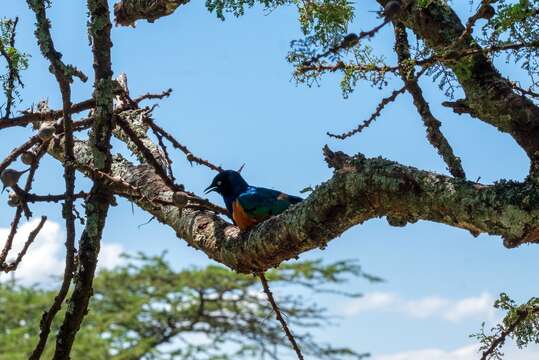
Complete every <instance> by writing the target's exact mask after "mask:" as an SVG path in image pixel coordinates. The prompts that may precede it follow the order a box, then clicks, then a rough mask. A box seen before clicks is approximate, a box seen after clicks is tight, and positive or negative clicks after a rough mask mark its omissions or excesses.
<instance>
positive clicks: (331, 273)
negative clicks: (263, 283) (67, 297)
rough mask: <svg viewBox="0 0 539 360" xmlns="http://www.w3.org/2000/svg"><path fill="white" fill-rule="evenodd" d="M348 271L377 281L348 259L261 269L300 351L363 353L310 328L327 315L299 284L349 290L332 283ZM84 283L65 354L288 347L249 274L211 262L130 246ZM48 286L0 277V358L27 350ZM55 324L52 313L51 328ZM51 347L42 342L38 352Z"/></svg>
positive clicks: (238, 354)
mask: <svg viewBox="0 0 539 360" xmlns="http://www.w3.org/2000/svg"><path fill="white" fill-rule="evenodd" d="M351 276H359V277H363V278H365V279H367V280H369V281H380V279H379V278H377V277H374V276H371V275H368V274H365V273H363V271H362V270H361V268H360V267H359V266H358V265H357V263H355V262H352V261H341V262H336V263H331V264H324V263H322V262H321V261H303V262H297V263H294V264H286V265H283V266H282V267H281V268H279V269H277V270H274V271H270V272H268V273H267V278H268V281H270V283H271V284H272V285H273V287H274V288H276V289H279V296H278V300H279V305H280V307H281V310H282V311H283V313H284V314H286V316H287V320H288V322H289V323H290V324H291V325H293V326H294V329H295V330H296V332H297V337H298V339H299V340H300V341H301V343H302V346H303V349H304V352H305V353H306V354H308V355H311V356H313V357H314V358H317V359H328V360H329V359H358V358H362V357H363V356H364V355H365V354H358V353H356V352H354V351H352V350H350V349H347V348H337V347H334V346H331V345H328V344H322V343H323V341H322V342H319V341H318V340H320V339H317V338H316V337H315V336H313V334H312V330H313V329H315V328H319V327H321V326H328V325H329V324H330V323H331V317H330V314H329V312H328V311H327V310H326V309H325V308H323V307H321V306H319V305H318V304H317V303H316V302H313V301H312V297H309V293H312V292H328V291H329V292H333V293H335V292H336V293H338V294H340V295H341V296H352V297H354V296H359V294H350V293H345V292H342V291H339V289H340V288H341V287H342V285H343V284H344V283H345V282H347V281H348V280H349V279H350V277H351ZM94 284H95V289H94V296H93V298H92V300H91V304H90V309H89V313H88V315H87V317H86V318H85V320H84V322H83V324H82V327H81V330H80V332H79V333H78V335H77V337H78V340H77V341H76V342H75V344H74V347H73V350H72V354H71V357H72V358H73V359H87V360H104V359H113V360H126V359H156V360H157V359H170V358H174V359H195V360H196V359H204V360H206V359H213V360H217V359H220V360H226V359H240V358H245V359H254V358H262V357H264V356H266V357H267V358H270V359H271V358H273V359H278V358H280V356H282V355H283V354H286V353H287V352H289V351H290V349H289V346H288V342H287V340H286V338H285V337H284V335H283V333H282V329H281V328H280V325H279V323H278V322H277V321H275V319H274V314H273V311H272V309H271V306H270V304H269V303H268V302H267V300H266V298H265V296H264V294H263V293H262V291H261V288H260V283H259V280H258V278H257V277H255V276H250V275H241V274H237V273H234V272H232V271H230V270H228V269H226V268H224V267H222V266H215V265H210V266H207V267H204V268H200V267H199V268H197V267H192V268H189V269H183V270H179V271H178V270H174V269H173V268H172V267H171V265H170V263H169V262H168V261H166V259H165V258H164V256H155V257H148V256H144V255H142V254H139V255H137V256H132V257H128V262H127V263H126V264H125V265H122V266H119V267H116V268H115V269H112V270H103V271H101V272H100V273H99V274H98V275H97V277H96V278H95V282H94ZM291 286H293V287H291ZM299 288H303V289H304V290H301V289H299ZM292 289H293V291H290V290H292ZM301 293H303V296H302V295H299V294H301ZM54 296H55V291H51V290H47V289H44V288H42V287H36V286H22V285H19V284H17V283H13V282H8V283H2V284H0V306H1V308H2V311H1V312H0V334H2V336H0V349H2V351H1V352H0V360H19V359H20V360H22V359H27V358H28V354H29V353H30V352H31V351H32V349H33V347H34V345H35V343H36V339H37V336H38V329H39V324H38V322H39V319H40V317H41V313H42V312H43V311H44V310H45V309H46V308H47V306H48V305H49V304H50V303H51V302H52V299H53V297H54ZM63 311H65V309H64V310H63ZM61 315H63V314H61ZM61 317H62V316H60V317H58V318H61ZM58 326H59V321H56V322H55V323H54V326H53V330H52V331H53V333H55V332H56V331H58ZM53 351H54V343H53V342H49V343H48V345H47V347H46V349H45V352H44V354H43V356H44V358H50V357H51V356H52V353H53Z"/></svg>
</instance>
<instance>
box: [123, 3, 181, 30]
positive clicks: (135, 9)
mask: <svg viewBox="0 0 539 360" xmlns="http://www.w3.org/2000/svg"><path fill="white" fill-rule="evenodd" d="M188 2H189V0H122V1H118V2H117V3H116V4H114V18H115V21H116V25H121V26H133V27H134V26H135V22H136V21H137V20H147V21H148V22H151V23H152V22H154V21H155V20H157V19H159V18H160V17H163V16H168V15H170V14H172V13H173V12H174V11H175V10H176V9H177V8H178V7H179V6H180V5H185V4H187V3H188Z"/></svg>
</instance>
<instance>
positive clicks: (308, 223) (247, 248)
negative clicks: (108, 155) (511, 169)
mask: <svg viewBox="0 0 539 360" xmlns="http://www.w3.org/2000/svg"><path fill="white" fill-rule="evenodd" d="M50 152H51V154H52V155H53V156H55V157H57V158H59V159H62V152H61V147H59V146H57V147H51V149H50ZM75 152H76V154H77V159H78V161H79V164H80V168H81V169H82V168H84V165H86V164H87V163H88V162H89V161H90V159H91V155H90V154H91V151H90V147H89V145H88V144H87V143H86V142H83V141H77V142H76V143H75ZM326 157H327V159H328V162H329V163H330V164H331V166H333V167H335V168H336V171H335V173H334V175H333V177H332V178H331V179H329V180H328V181H326V182H324V183H322V184H320V185H319V186H317V187H316V188H315V190H314V191H313V192H312V193H311V195H310V196H309V197H308V198H307V199H305V201H303V202H302V203H300V204H298V205H296V206H294V207H292V208H291V209H289V210H288V211H286V212H284V213H283V214H281V215H279V216H275V217H273V218H271V219H269V220H267V221H265V222H264V223H262V224H260V225H258V226H256V227H255V228H254V229H253V230H251V231H249V232H244V233H242V232H240V231H239V229H238V228H237V227H235V226H232V225H231V224H230V223H227V222H226V221H224V220H223V219H222V218H221V217H219V216H218V215H216V214H215V213H213V212H210V211H203V210H195V209H193V208H189V206H185V207H178V206H174V205H163V204H159V203H158V202H157V201H155V200H158V199H159V200H168V201H170V200H171V199H172V192H171V191H170V190H169V188H168V187H167V186H166V185H165V184H164V183H163V181H162V180H161V179H160V178H159V177H158V176H157V175H156V174H155V172H154V171H153V169H152V168H151V167H150V166H148V165H144V164H143V165H138V166H137V165H133V164H131V163H130V162H129V161H127V160H125V159H123V158H121V157H119V156H116V157H115V159H114V162H113V165H112V175H113V176H117V177H120V178H122V179H124V180H125V181H126V182H127V183H129V184H130V186H131V189H133V188H136V189H137V192H138V191H140V193H142V196H141V194H140V193H136V194H135V193H134V192H133V191H132V190H130V188H129V187H125V188H116V189H115V191H116V192H117V193H118V194H120V195H121V196H124V197H126V198H129V199H131V200H133V201H134V202H135V203H136V204H138V205H139V206H140V207H141V208H143V209H145V210H147V211H148V212H149V213H151V214H152V215H154V216H155V217H156V219H157V220H158V221H160V222H162V223H163V224H166V225H168V226H170V227H171V228H172V229H173V230H174V231H175V232H176V234H177V235H178V237H180V238H182V239H184V240H185V241H187V243H188V244H189V245H191V246H193V247H195V248H197V249H199V250H202V251H204V252H205V253H206V254H207V255H208V256H209V257H210V258H212V259H215V260H216V261H218V262H220V263H223V264H225V265H227V266H229V267H230V268H232V269H234V270H237V271H240V272H247V273H248V272H260V271H264V270H266V269H268V268H270V267H274V266H277V265H278V264H279V263H281V262H282V261H284V260H287V259H290V258H294V257H297V256H299V255H300V254H301V253H303V252H305V251H308V250H311V249H314V248H319V247H325V246H326V244H327V243H328V242H329V241H331V240H333V239H335V238H337V237H338V236H339V235H341V234H342V233H343V232H344V231H346V230H347V229H349V228H350V227H352V226H354V225H357V224H361V223H363V222H365V221H367V220H369V219H373V218H380V217H384V216H386V217H387V219H388V222H389V223H390V224H391V225H394V226H404V225H406V224H407V223H413V222H416V221H418V220H429V221H434V222H438V223H443V224H447V225H450V226H454V227H458V228H461V229H465V230H467V231H469V232H471V233H472V234H473V235H478V234H480V233H488V234H491V235H501V236H502V237H503V238H504V244H505V245H506V246H508V247H514V246H518V245H520V244H522V243H528V242H536V243H537V242H539V186H538V185H536V184H535V183H534V182H523V183H517V182H500V183H497V184H494V185H482V184H479V183H475V182H471V181H466V180H463V179H455V178H452V177H449V176H444V175H440V174H436V173H433V172H429V171H423V170H418V169H416V168H413V167H409V166H404V165H400V164H398V163H396V162H392V161H389V160H386V159H383V158H373V159H366V158H364V157H363V156H362V155H356V156H355V157H348V156H346V155H344V154H342V153H336V154H334V153H332V152H331V151H329V150H328V149H326Z"/></svg>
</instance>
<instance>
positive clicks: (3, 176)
mask: <svg viewBox="0 0 539 360" xmlns="http://www.w3.org/2000/svg"><path fill="white" fill-rule="evenodd" d="M30 169H31V168H28V169H26V170H24V171H17V170H15V169H9V168H8V169H5V170H4V171H2V173H0V181H2V184H4V187H3V188H2V192H4V190H5V189H6V187H13V186H15V185H17V183H18V182H19V179H20V178H21V176H22V174H24V173H25V172H27V171H29V170H30Z"/></svg>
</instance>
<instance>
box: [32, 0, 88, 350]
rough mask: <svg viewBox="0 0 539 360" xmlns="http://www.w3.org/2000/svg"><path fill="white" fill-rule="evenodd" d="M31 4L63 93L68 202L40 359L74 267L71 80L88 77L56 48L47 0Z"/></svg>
mask: <svg viewBox="0 0 539 360" xmlns="http://www.w3.org/2000/svg"><path fill="white" fill-rule="evenodd" d="M27 2H28V6H29V7H30V9H31V10H32V11H33V12H34V13H35V16H36V27H37V29H36V34H37V33H39V34H40V36H38V43H39V46H40V50H41V53H42V54H43V56H44V57H45V58H46V59H47V60H48V61H49V62H50V64H51V69H52V72H53V74H54V77H55V78H56V81H57V83H58V86H59V88H60V92H61V95H62V116H63V131H64V157H65V158H64V179H65V188H66V191H65V195H66V199H65V203H64V206H63V210H62V215H63V217H64V219H65V222H66V242H65V246H66V265H65V269H64V277H63V280H62V285H61V287H60V290H59V291H58V294H57V295H56V297H55V299H54V302H53V304H52V306H51V308H50V309H49V311H47V312H45V313H44V314H43V316H42V318H41V322H40V333H39V340H38V343H37V344H36V347H35V348H34V350H33V351H32V354H31V355H30V360H37V359H39V358H40V357H41V355H42V353H43V351H44V349H45V345H46V344H47V339H48V335H49V333H50V327H51V324H52V321H53V319H54V317H55V316H56V314H57V313H58V311H59V310H60V308H61V306H62V303H63V301H64V299H65V297H66V296H67V292H68V290H69V286H70V284H71V279H72V277H73V270H74V266H75V216H74V215H73V208H74V205H73V203H74V198H73V194H74V188H75V167H74V164H75V154H74V151H73V146H74V140H73V121H72V119H71V111H72V109H71V107H72V106H71V105H72V104H71V83H72V82H73V77H74V76H76V77H79V78H80V79H81V80H82V81H86V80H87V77H86V76H85V75H84V74H83V73H82V72H81V71H80V70H78V69H77V68H75V67H74V66H71V65H66V64H64V63H63V62H62V60H61V54H60V53H59V52H58V51H57V50H56V49H55V47H54V42H53V40H52V36H51V32H50V21H49V19H48V18H47V14H46V6H45V2H44V0H28V1H27Z"/></svg>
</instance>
